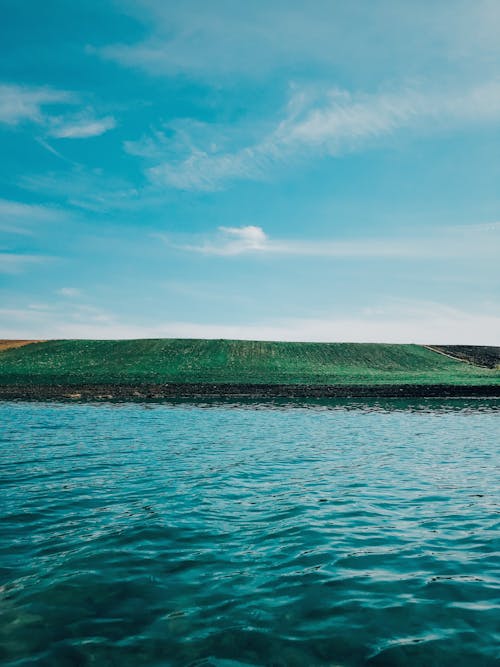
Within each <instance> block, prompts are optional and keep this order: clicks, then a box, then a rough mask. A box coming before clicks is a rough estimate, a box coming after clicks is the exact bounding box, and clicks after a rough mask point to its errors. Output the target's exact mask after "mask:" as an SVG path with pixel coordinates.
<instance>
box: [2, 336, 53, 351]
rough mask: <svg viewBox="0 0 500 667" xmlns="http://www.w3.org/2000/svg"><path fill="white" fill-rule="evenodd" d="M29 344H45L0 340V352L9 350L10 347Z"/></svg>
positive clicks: (36, 341)
mask: <svg viewBox="0 0 500 667" xmlns="http://www.w3.org/2000/svg"><path fill="white" fill-rule="evenodd" d="M31 343H45V341H44V340H5V339H1V338H0V352H2V351H3V350H9V349H10V348H12V347H22V346H23V345H30V344H31Z"/></svg>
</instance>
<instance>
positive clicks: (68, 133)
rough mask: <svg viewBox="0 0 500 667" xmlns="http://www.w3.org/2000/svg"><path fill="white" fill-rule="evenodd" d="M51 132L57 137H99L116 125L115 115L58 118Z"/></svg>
mask: <svg viewBox="0 0 500 667" xmlns="http://www.w3.org/2000/svg"><path fill="white" fill-rule="evenodd" d="M52 124H53V127H52V129H51V130H50V132H49V134H50V135H51V136H52V137H55V138H56V139H87V138H89V137H98V136H100V135H101V134H104V133H105V132H108V131H109V130H112V129H113V128H115V127H116V121H115V119H114V118H113V116H105V117H104V118H99V119H98V118H89V117H82V118H77V119H73V120H71V119H69V120H68V119H64V118H63V119H57V120H55V121H53V122H52Z"/></svg>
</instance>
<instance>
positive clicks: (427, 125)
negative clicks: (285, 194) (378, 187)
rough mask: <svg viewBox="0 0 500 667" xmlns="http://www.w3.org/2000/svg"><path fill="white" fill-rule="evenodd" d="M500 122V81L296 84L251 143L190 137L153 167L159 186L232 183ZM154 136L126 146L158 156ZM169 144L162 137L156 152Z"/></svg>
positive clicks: (210, 186) (197, 187) (211, 187)
mask: <svg viewBox="0 0 500 667" xmlns="http://www.w3.org/2000/svg"><path fill="white" fill-rule="evenodd" d="M499 122H500V80H499V81H497V80H495V81H491V82H487V83H485V84H482V85H478V86H474V87H471V88H468V89H466V90H463V91H457V90H455V91H440V90H428V91H423V90H419V89H415V88H405V89H402V90H400V91H397V92H379V93H371V94H365V93H351V92H348V91H345V90H339V89H330V90H327V91H326V92H311V91H301V90H296V91H294V93H293V95H292V97H291V99H290V101H289V104H288V107H287V113H286V115H285V116H284V118H283V119H282V120H281V122H279V123H278V124H277V126H276V127H275V128H274V130H272V131H271V132H270V133H269V134H268V135H267V136H264V137H263V138H262V139H261V140H260V141H257V142H256V143H254V144H253V145H250V146H246V147H244V148H242V149H238V150H235V151H226V152H216V151H215V152H213V151H212V152H211V151H208V150H206V149H205V150H204V149H202V148H197V147H193V140H192V139H191V138H188V139H187V141H186V144H185V149H186V150H187V154H185V155H184V156H183V157H181V158H180V159H178V160H171V159H168V160H166V161H163V162H161V163H160V164H156V165H154V166H151V167H150V168H149V169H148V170H147V173H148V175H149V178H150V180H151V181H152V182H153V183H155V184H156V185H157V186H164V185H167V186H169V187H173V188H177V189H181V190H201V191H203V190H205V191H211V190H218V189H221V188H223V187H224V186H225V185H226V184H227V183H228V182H231V181H237V180H244V179H250V180H259V179H266V178H270V177H272V175H273V173H274V172H275V171H276V169H277V168H280V169H282V168H284V167H286V166H287V165H289V164H290V163H292V164H293V163H294V162H303V161H306V160H312V159H315V158H316V159H317V158H318V157H324V156H339V155H342V154H345V153H349V152H353V151H359V150H361V149H365V148H367V147H368V148H369V147H371V146H376V145H378V143H379V142H380V141H381V140H383V139H387V138H389V137H391V136H392V135H394V134H396V133H397V132H400V131H403V130H406V131H412V132H415V131H416V132H436V131H439V130H445V131H449V130H450V129H451V130H454V129H457V128H461V127H464V126H466V125H468V124H482V123H499ZM207 131H209V128H208V129H207ZM153 141H154V140H152V139H151V138H147V139H145V140H143V142H142V144H144V146H143V147H142V148H141V142H135V144H134V142H128V144H127V146H126V148H127V149H128V151H129V152H135V154H136V155H141V154H143V155H147V154H150V155H154V154H155V152H154V151H153V150H152V147H151V144H152V142H153ZM165 143H166V142H165V141H164V140H162V141H160V140H159V139H158V137H157V138H156V144H157V148H158V149H157V151H156V153H157V154H158V153H159V152H160V151H161V147H162V144H163V145H164V144H165ZM146 148H147V150H146Z"/></svg>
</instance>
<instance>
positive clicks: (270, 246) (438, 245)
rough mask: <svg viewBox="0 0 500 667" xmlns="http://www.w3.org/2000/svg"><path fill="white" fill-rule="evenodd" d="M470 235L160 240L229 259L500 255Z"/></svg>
mask: <svg viewBox="0 0 500 667" xmlns="http://www.w3.org/2000/svg"><path fill="white" fill-rule="evenodd" d="M467 230H468V231H469V233H468V234H467V233H465V234H462V235H461V236H458V235H457V234H455V233H453V229H449V230H446V229H443V230H435V231H433V232H432V235H429V234H427V235H426V236H421V237H414V238H408V239H403V238H402V239H394V238H386V239H380V238H371V239H370V238H368V239H367V238H360V239H353V240H347V241H346V240H341V241H340V240H332V239H318V240H308V239H286V238H284V239H273V238H270V237H269V236H268V235H267V234H266V233H265V232H264V230H263V229H262V228H261V227H257V226H253V225H249V226H246V227H219V228H218V230H217V232H216V233H215V234H212V235H210V236H209V237H201V238H200V237H198V241H197V243H177V242H176V241H175V240H174V239H172V238H171V237H169V236H166V235H162V234H159V235H156V236H159V237H160V238H161V239H162V240H163V241H164V242H165V243H166V244H167V245H169V246H171V247H173V248H176V249H178V250H184V251H187V252H196V253H201V254H203V255H213V256H221V257H230V256H235V255H243V254H253V255H273V256H300V257H337V258H352V257H357V258H381V259H388V258H394V259H402V258H406V259H410V258H413V259H418V258H420V259H432V258H442V257H463V256H466V257H471V256H478V255H479V256H481V257H483V258H487V257H495V256H497V253H498V252H500V248H499V244H498V242H496V243H494V242H492V240H491V239H490V238H486V237H485V236H484V235H478V234H477V233H476V234H475V233H474V232H475V231H476V230H475V229H474V226H473V225H472V226H470V227H469V228H467V227H464V231H465V232H467Z"/></svg>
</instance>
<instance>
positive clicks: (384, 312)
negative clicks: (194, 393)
mask: <svg viewBox="0 0 500 667" xmlns="http://www.w3.org/2000/svg"><path fill="white" fill-rule="evenodd" d="M0 327H1V329H2V332H3V335H4V337H7V338H20V339H30V338H31V339H39V338H43V339H50V338H98V339H103V338H109V339H130V338H163V337H166V338H229V339H241V340H285V341H312V342H363V343H364V342H381V343H420V344H440V343H446V344H449V345H450V344H456V345H467V344H469V345H470V344H476V345H496V344H497V343H498V339H499V337H500V317H499V316H498V309H496V311H494V310H493V311H492V310H488V309H483V310H482V311H481V310H476V311H474V312H472V311H466V310H461V309H457V308H450V307H448V306H445V305H443V304H441V303H434V302H414V303H412V302H408V301H405V302H396V303H393V304H388V305H386V306H382V307H379V308H377V309H372V310H370V311H364V312H358V313H356V314H354V315H350V316H342V315H338V316H334V315H332V314H326V315H325V316H324V317H318V318H286V317H283V318H278V319H273V320H270V321H264V322H257V323H252V324H248V323H235V324H231V325H227V324H211V323H198V322H189V321H170V322H168V321H167V322H160V323H156V324H152V325H138V324H135V323H134V324H131V323H127V322H124V321H121V320H119V319H118V318H116V317H115V316H114V315H113V314H112V313H108V312H105V311H102V310H100V309H97V308H92V307H90V306H89V307H82V306H74V307H73V308H69V309H68V307H67V306H65V307H64V308H58V307H54V308H47V306H45V305H44V306H43V307H32V308H29V307H27V308H10V309H9V308H1V309H0Z"/></svg>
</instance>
